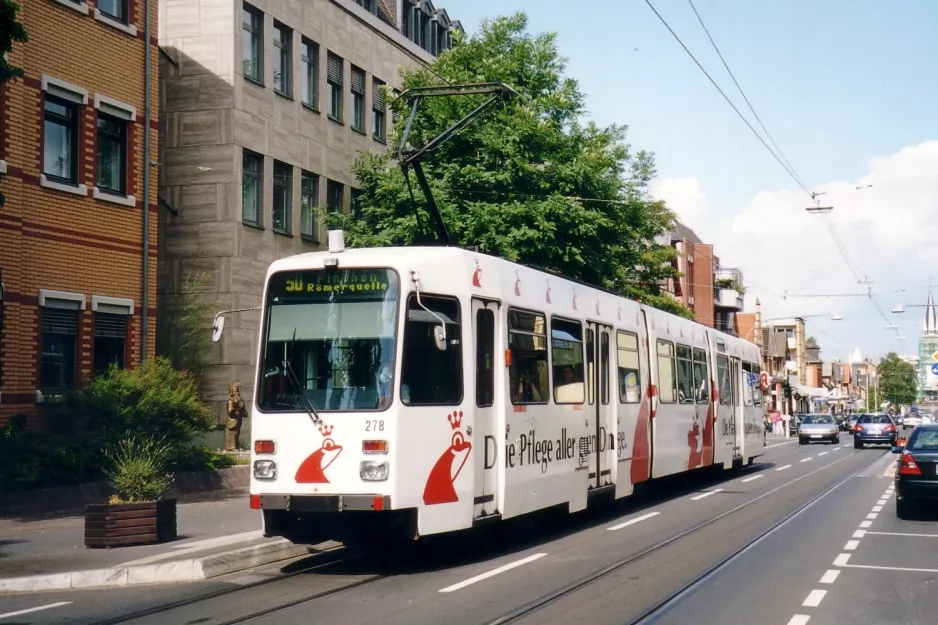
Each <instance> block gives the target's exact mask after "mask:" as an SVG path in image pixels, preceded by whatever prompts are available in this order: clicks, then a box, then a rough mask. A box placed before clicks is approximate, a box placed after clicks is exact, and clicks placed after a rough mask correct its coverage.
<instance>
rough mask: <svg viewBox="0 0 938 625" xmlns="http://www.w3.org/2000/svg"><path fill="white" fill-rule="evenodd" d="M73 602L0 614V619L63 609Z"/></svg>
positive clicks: (60, 602) (62, 602)
mask: <svg viewBox="0 0 938 625" xmlns="http://www.w3.org/2000/svg"><path fill="white" fill-rule="evenodd" d="M70 603H71V601H59V602H58V603H50V604H49V605H41V606H39V607H37V608H27V609H26V610H17V611H16V612H7V613H6V614H0V618H10V617H11V616H21V615H23V614H32V613H33V612H40V611H42V610H51V609H52V608H61V607H62V606H63V605H69V604H70Z"/></svg>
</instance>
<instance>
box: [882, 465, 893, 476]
mask: <svg viewBox="0 0 938 625" xmlns="http://www.w3.org/2000/svg"><path fill="white" fill-rule="evenodd" d="M883 477H896V465H894V464H892V465H889V466H888V467H886V470H885V471H883Z"/></svg>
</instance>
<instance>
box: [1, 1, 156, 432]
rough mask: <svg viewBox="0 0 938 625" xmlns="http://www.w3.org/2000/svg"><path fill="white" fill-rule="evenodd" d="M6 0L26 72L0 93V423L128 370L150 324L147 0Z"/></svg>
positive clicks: (152, 59) (151, 46) (152, 135)
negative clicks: (14, 11)
mask: <svg viewBox="0 0 938 625" xmlns="http://www.w3.org/2000/svg"><path fill="white" fill-rule="evenodd" d="M19 5H20V7H21V12H20V13H19V15H18V18H19V20H20V21H21V22H22V23H23V25H24V27H25V29H26V31H27V32H28V34H29V42H28V43H25V44H16V45H15V46H14V47H13V50H12V53H11V54H10V55H9V61H10V63H11V64H13V65H15V66H19V67H22V68H23V69H24V71H25V77H24V78H22V79H17V80H14V81H11V82H8V83H6V84H5V85H3V86H2V87H0V191H2V192H3V194H4V195H5V196H6V203H5V205H4V206H3V207H0V280H2V285H3V286H2V289H0V293H2V297H0V426H2V425H3V424H4V423H5V422H6V421H7V420H8V419H9V417H10V415H12V414H14V413H16V412H23V413H26V414H27V415H28V416H34V415H35V414H36V413H37V404H39V403H42V402H46V401H50V400H51V399H52V398H54V397H55V396H57V395H59V394H60V393H61V392H62V391H64V390H66V389H68V388H72V387H74V386H75V385H76V384H78V383H80V382H81V381H82V380H83V379H87V378H88V377H90V376H91V375H93V374H94V373H96V372H100V371H104V370H106V369H107V367H108V365H109V364H111V363H116V364H118V365H120V366H133V365H136V364H138V363H139V362H140V361H141V358H142V357H143V356H144V355H152V353H153V350H154V347H155V343H154V337H155V330H156V324H155V298H156V262H155V261H156V250H157V228H156V218H155V211H156V197H157V193H156V191H157V189H156V176H155V173H154V174H153V175H152V182H151V181H150V180H149V176H150V175H151V174H150V172H148V170H151V171H152V169H151V168H150V167H148V161H154V162H155V161H156V156H157V134H158V124H157V108H156V107H157V101H158V100H157V98H158V90H157V58H158V54H157V43H156V32H157V21H156V20H157V16H158V15H157V2H156V0H97V1H96V2H90V1H89V2H84V1H81V0H28V1H27V2H19ZM147 8H149V14H150V20H149V27H150V32H151V33H152V36H151V37H150V39H149V41H147V38H146V32H147V20H146V19H145V18H146V16H147ZM147 58H148V59H149V72H148V71H147ZM115 68H119V71H116V70H115ZM148 78H149V80H148ZM148 101H149V107H148V106H147V103H148ZM148 113H149V115H150V119H149V122H150V123H149V128H148V124H147V121H148V118H147V115H148ZM147 130H149V132H147ZM146 141H149V144H150V158H145V156H144V145H145V142H146ZM148 186H149V189H148V190H149V194H148V193H147V187H148ZM150 215H152V217H150ZM149 220H152V222H153V223H152V227H150V228H149V234H148V236H147V237H145V236H144V231H145V228H147V226H146V225H145V221H149ZM145 240H146V241H147V245H144V241H145ZM147 250H148V251H147ZM145 319H146V331H145V332H144V325H143V324H144V320H145ZM144 337H145V338H144Z"/></svg>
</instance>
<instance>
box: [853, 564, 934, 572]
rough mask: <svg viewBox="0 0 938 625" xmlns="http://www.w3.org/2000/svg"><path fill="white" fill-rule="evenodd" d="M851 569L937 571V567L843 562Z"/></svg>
mask: <svg viewBox="0 0 938 625" xmlns="http://www.w3.org/2000/svg"><path fill="white" fill-rule="evenodd" d="M844 566H845V567H848V568H851V569H873V570H875V571H911V572H913V573H938V569H912V568H906V567H903V566H874V565H872V564H844Z"/></svg>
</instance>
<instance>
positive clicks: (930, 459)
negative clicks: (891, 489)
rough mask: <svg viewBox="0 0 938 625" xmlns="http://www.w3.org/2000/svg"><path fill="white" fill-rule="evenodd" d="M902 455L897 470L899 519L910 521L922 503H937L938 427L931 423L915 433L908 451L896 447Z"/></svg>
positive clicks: (904, 448)
mask: <svg viewBox="0 0 938 625" xmlns="http://www.w3.org/2000/svg"><path fill="white" fill-rule="evenodd" d="M892 452H893V453H895V454H901V455H900V456H899V462H898V467H897V468H896V516H897V517H899V518H900V519H907V518H909V515H910V512H911V511H912V508H913V506H915V505H916V504H917V503H918V502H919V501H921V500H929V499H930V500H938V474H936V472H935V466H936V464H938V424H936V423H928V424H925V425H920V426H918V427H916V428H915V430H913V432H912V434H911V435H910V436H909V440H908V441H907V442H906V445H905V447H893V448H892Z"/></svg>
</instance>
